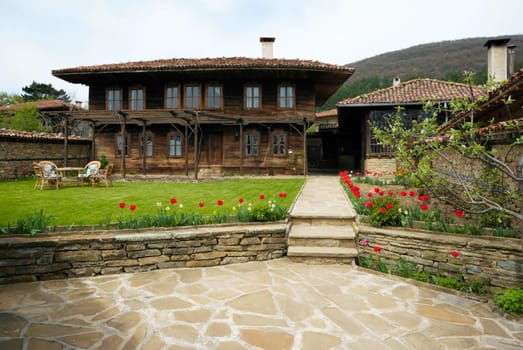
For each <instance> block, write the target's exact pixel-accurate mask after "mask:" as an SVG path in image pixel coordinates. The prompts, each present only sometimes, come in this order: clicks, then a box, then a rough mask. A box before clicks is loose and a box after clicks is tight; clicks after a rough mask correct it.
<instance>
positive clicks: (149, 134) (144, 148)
mask: <svg viewBox="0 0 523 350" xmlns="http://www.w3.org/2000/svg"><path fill="white" fill-rule="evenodd" d="M149 137H151V154H148V152H147V151H148V149H147V139H148V138H149ZM140 139H141V144H140V157H143V155H144V152H145V156H146V157H148V158H151V157H153V156H154V133H153V132H152V131H147V132H146V133H145V140H144V139H143V137H140ZM144 141H145V142H144Z"/></svg>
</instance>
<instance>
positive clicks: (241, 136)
mask: <svg viewBox="0 0 523 350" xmlns="http://www.w3.org/2000/svg"><path fill="white" fill-rule="evenodd" d="M242 175H243V123H242V121H241V120H240V176H242Z"/></svg>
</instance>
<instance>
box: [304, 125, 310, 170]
mask: <svg viewBox="0 0 523 350" xmlns="http://www.w3.org/2000/svg"><path fill="white" fill-rule="evenodd" d="M308 171H309V169H308V166H307V119H306V118H303V176H307V173H308Z"/></svg>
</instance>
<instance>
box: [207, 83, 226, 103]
mask: <svg viewBox="0 0 523 350" xmlns="http://www.w3.org/2000/svg"><path fill="white" fill-rule="evenodd" d="M207 108H222V87H221V85H216V84H213V85H208V86H207Z"/></svg>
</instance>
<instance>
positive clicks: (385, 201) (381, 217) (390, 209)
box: [369, 197, 402, 227]
mask: <svg viewBox="0 0 523 350" xmlns="http://www.w3.org/2000/svg"><path fill="white" fill-rule="evenodd" d="M372 202H373V203H372V208H371V211H370V218H369V219H370V223H371V224H372V225H374V226H377V227H381V226H400V225H401V222H402V210H401V207H400V205H399V201H398V200H397V199H396V198H394V197H379V198H376V199H374V200H373V201H372Z"/></svg>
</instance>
